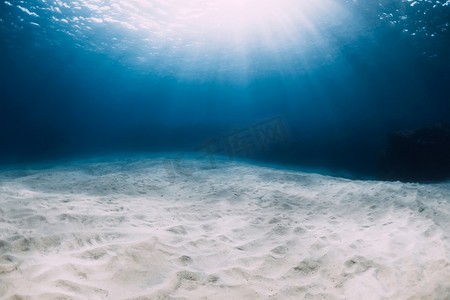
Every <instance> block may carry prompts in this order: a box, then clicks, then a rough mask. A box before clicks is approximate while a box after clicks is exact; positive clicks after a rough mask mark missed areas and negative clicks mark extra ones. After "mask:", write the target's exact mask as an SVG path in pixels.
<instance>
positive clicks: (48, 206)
mask: <svg viewBox="0 0 450 300" xmlns="http://www.w3.org/2000/svg"><path fill="white" fill-rule="evenodd" d="M185 163H188V165H189V164H191V163H192V165H191V168H190V170H191V171H193V172H192V175H190V176H178V177H177V178H176V181H175V183H170V182H169V181H168V180H167V176H166V175H167V174H166V171H165V169H164V164H163V160H162V159H150V158H134V159H115V160H113V159H110V160H103V161H101V160H95V161H94V160H91V161H79V162H74V163H70V164H64V165H59V166H54V167H45V168H39V169H38V168H36V167H35V168H34V169H27V170H23V169H22V170H4V171H2V172H1V173H0V298H1V299H104V298H105V299H450V242H449V235H450V184H449V183H445V184H436V185H419V184H403V183H398V182H397V183H387V182H376V181H351V180H345V179H339V178H333V177H327V176H321V175H315V174H307V173H300V172H294V171H284V170H276V169H270V168H265V167H258V166H252V165H248V164H244V163H230V164H227V163H219V166H218V168H217V169H209V168H208V164H207V163H206V162H198V161H194V162H192V161H185Z"/></svg>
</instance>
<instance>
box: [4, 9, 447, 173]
mask: <svg viewBox="0 0 450 300" xmlns="http://www.w3.org/2000/svg"><path fill="white" fill-rule="evenodd" d="M242 3H244V4H242ZM449 22H450V3H449V2H448V1H447V2H446V1H445V0H444V1H441V2H439V1H434V0H429V1H400V0H393V1H384V0H383V1H368V0H367V1H357V0H354V1H345V0H334V1H333V0H329V1H325V0H318V1H300V0H299V1H294V0H284V1H268V0H264V1H259V2H257V1H253V0H247V2H246V1H237V0H230V1H219V0H216V1H206V0H205V1H200V0H190V1H174V0H166V1H163V0H158V1H156V0H155V1H152V0H147V1H145V0H141V1H138V0H134V1H119V0H117V1H113V0H110V1H106V0H104V1H94V0H80V1H66V0H58V1H54V0H33V1H31V0H24V1H14V0H9V1H3V0H2V1H1V2H0V37H1V39H0V88H1V100H0V145H1V148H0V155H1V159H0V160H1V162H2V163H18V162H29V161H36V160H42V159H59V158H65V157H68V158H70V157H74V156H80V155H82V156H84V155H98V154H109V153H115V152H122V153H123V152H128V151H129V152H142V151H143V152H160V151H162V152H166V151H170V152H173V153H183V152H192V151H199V152H200V153H201V152H204V151H205V149H207V148H205V147H207V146H208V145H209V146H211V147H212V148H208V149H209V150H211V151H212V152H214V153H215V154H222V155H226V156H227V155H228V156H233V155H236V156H241V157H248V158H250V159H254V160H257V161H266V162H274V163H285V164H289V165H293V166H299V167H309V168H325V169H330V170H334V171H336V172H344V173H345V172H348V173H351V174H354V175H355V176H369V177H372V176H376V173H377V168H378V163H379V157H380V154H381V153H383V151H385V148H386V142H387V134H388V133H389V132H391V131H396V130H411V129H416V128H420V127H424V126H429V125H432V124H435V123H436V122H450V101H449V99H450V56H449V53H450V30H449ZM277 122H278V123H277ZM264 134H268V135H266V136H264ZM264 137H265V138H266V139H263V140H261V138H264Z"/></svg>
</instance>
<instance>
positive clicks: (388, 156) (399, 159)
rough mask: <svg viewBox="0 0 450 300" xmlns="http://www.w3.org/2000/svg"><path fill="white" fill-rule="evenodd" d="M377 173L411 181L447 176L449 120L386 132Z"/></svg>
mask: <svg viewBox="0 0 450 300" xmlns="http://www.w3.org/2000/svg"><path fill="white" fill-rule="evenodd" d="M379 170H380V177H381V178H382V179H387V180H402V181H415V182H432V181H441V180H446V179H449V178H450V124H442V123H439V124H436V125H434V126H430V127H424V128H420V129H417V130H413V131H402V132H393V133H390V134H389V135H388V143H387V148H386V151H385V153H384V154H383V155H382V157H381V160H380V168H379Z"/></svg>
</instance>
